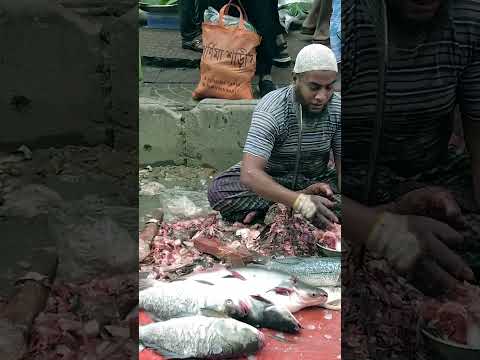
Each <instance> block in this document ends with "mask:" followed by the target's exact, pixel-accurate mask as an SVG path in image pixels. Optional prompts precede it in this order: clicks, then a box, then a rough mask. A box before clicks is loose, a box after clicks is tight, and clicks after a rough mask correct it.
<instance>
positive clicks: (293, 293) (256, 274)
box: [188, 267, 327, 313]
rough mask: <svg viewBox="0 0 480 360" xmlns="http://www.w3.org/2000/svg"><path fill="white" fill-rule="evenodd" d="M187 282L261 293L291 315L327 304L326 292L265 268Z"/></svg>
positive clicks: (211, 274)
mask: <svg viewBox="0 0 480 360" xmlns="http://www.w3.org/2000/svg"><path fill="white" fill-rule="evenodd" d="M188 279H195V280H200V281H208V282H211V283H214V284H216V285H221V286H222V287H224V288H228V289H237V291H240V289H242V291H244V292H248V293H250V294H259V295H261V296H262V297H263V298H265V299H267V300H269V301H271V302H272V303H274V304H275V305H279V306H284V307H286V308H287V309H288V310H289V311H290V312H292V313H294V312H297V311H299V310H301V309H303V308H306V307H310V306H322V305H323V304H325V303H326V301H327V293H326V292H325V291H324V290H322V289H320V288H316V287H314V286H311V285H308V284H306V283H304V282H302V281H300V280H298V279H297V278H296V277H294V276H292V275H290V274H287V273H283V272H279V271H273V270H267V269H265V268H257V267H239V268H232V269H230V270H228V269H220V270H217V271H213V272H202V273H196V274H194V275H190V276H189V277H188ZM232 291H235V290H232Z"/></svg>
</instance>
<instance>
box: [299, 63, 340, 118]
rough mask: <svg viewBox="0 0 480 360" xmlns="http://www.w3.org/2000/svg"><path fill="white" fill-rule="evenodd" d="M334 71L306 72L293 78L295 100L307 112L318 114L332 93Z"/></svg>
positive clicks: (334, 77) (335, 76)
mask: <svg viewBox="0 0 480 360" xmlns="http://www.w3.org/2000/svg"><path fill="white" fill-rule="evenodd" d="M336 78H337V73H336V72H334V71H307V72H305V73H302V74H299V75H296V76H295V78H294V79H295V87H296V94H297V100H298V102H299V103H300V104H302V105H303V106H304V107H305V109H306V110H307V111H308V112H311V113H320V112H322V111H323V109H324V107H325V105H326V104H327V103H328V101H329V100H330V98H331V97H332V93H333V83H334V82H335V80H336Z"/></svg>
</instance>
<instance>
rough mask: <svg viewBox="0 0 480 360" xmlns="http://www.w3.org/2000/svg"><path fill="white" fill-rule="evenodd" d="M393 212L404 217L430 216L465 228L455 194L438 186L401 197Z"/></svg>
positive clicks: (394, 205)
mask: <svg viewBox="0 0 480 360" xmlns="http://www.w3.org/2000/svg"><path fill="white" fill-rule="evenodd" d="M392 211H393V212H395V213H397V214H402V215H421V216H428V217H430V218H434V219H437V220H440V221H444V222H446V223H448V224H450V225H452V226H454V227H463V226H464V224H465V220H464V219H463V216H462V211H461V209H460V206H459V205H458V203H457V201H456V199H455V197H454V196H453V194H452V193H451V192H450V191H448V190H447V189H444V188H441V187H438V186H427V187H424V188H420V189H417V190H414V191H411V192H409V193H407V194H405V195H403V196H401V197H400V198H399V199H398V200H397V201H395V203H394V204H393V208H392Z"/></svg>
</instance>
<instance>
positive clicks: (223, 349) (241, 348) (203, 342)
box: [139, 315, 265, 359]
mask: <svg viewBox="0 0 480 360" xmlns="http://www.w3.org/2000/svg"><path fill="white" fill-rule="evenodd" d="M139 342H140V345H141V346H143V347H146V348H150V349H152V350H154V351H156V352H157V353H159V354H160V355H162V356H163V357H164V358H165V359H186V358H208V359H212V358H216V359H224V358H231V357H240V356H242V355H247V356H248V355H252V354H255V353H256V352H257V351H258V350H260V349H261V348H262V347H263V346H264V344H265V339H264V335H263V334H262V333H261V332H260V331H259V330H257V329H256V328H254V327H253V326H251V325H248V324H245V323H243V322H240V321H237V320H235V319H231V318H222V317H210V316H203V315H197V316H188V317H182V318H176V319H171V320H168V321H162V322H157V323H151V324H148V325H145V326H140V328H139Z"/></svg>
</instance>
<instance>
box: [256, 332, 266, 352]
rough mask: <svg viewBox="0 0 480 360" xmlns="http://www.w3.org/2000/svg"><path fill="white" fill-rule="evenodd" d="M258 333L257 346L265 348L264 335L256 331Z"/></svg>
mask: <svg viewBox="0 0 480 360" xmlns="http://www.w3.org/2000/svg"><path fill="white" fill-rule="evenodd" d="M258 332H259V335H258V346H259V348H262V347H264V346H265V343H266V342H267V339H266V337H265V334H264V333H262V332H261V331H258Z"/></svg>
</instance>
